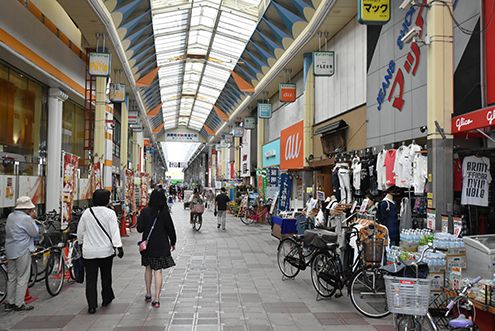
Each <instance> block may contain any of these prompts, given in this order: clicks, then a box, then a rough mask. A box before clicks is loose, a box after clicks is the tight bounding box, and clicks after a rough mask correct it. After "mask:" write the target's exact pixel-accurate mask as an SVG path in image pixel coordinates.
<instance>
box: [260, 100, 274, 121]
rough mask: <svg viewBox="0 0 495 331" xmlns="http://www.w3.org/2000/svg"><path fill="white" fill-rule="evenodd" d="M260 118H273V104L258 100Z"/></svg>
mask: <svg viewBox="0 0 495 331" xmlns="http://www.w3.org/2000/svg"><path fill="white" fill-rule="evenodd" d="M258 118H272V104H271V103H261V102H258Z"/></svg>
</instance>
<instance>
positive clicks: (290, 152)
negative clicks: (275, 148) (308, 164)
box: [280, 121, 304, 170]
mask: <svg viewBox="0 0 495 331" xmlns="http://www.w3.org/2000/svg"><path fill="white" fill-rule="evenodd" d="M302 168H304V121H300V122H298V123H296V124H294V125H292V126H289V127H288V128H286V129H284V130H282V131H280V169H283V170H288V169H302Z"/></svg>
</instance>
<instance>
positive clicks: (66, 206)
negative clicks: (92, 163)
mask: <svg viewBox="0 0 495 331" xmlns="http://www.w3.org/2000/svg"><path fill="white" fill-rule="evenodd" d="M78 164H79V156H76V155H73V154H68V153H64V159H63V177H62V180H63V181H62V220H61V222H62V224H61V228H62V229H66V228H67V226H68V225H69V222H70V220H71V218H72V206H73V203H74V195H75V187H76V185H75V183H76V174H77V167H78Z"/></svg>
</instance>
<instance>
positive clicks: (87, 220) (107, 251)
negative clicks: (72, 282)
mask: <svg viewBox="0 0 495 331" xmlns="http://www.w3.org/2000/svg"><path fill="white" fill-rule="evenodd" d="M109 203H110V192H109V191H107V190H104V189H98V190H96V191H95V192H94V193H93V207H91V208H88V209H86V210H85V211H84V213H83V214H82V216H81V220H80V221H79V226H78V227H77V239H78V241H79V243H81V244H82V255H83V261H84V268H85V269H86V272H85V273H86V300H87V302H88V313H89V314H94V313H95V312H96V308H97V307H98V298H97V296H98V294H97V281H98V270H100V275H101V296H102V304H101V305H102V306H103V307H105V306H108V305H109V304H110V303H111V302H112V301H113V299H114V298H115V295H114V292H113V289H112V264H113V258H114V257H115V249H117V251H118V254H117V255H118V257H119V258H122V257H123V256H124V250H123V248H122V241H121V239H120V232H119V225H118V221H117V215H116V214H115V212H114V211H113V210H112V209H110V208H108V207H107V206H108V204H109Z"/></svg>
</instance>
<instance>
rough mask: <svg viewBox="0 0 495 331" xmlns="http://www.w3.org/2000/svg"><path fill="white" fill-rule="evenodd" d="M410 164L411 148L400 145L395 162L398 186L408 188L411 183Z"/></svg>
mask: <svg viewBox="0 0 495 331" xmlns="http://www.w3.org/2000/svg"><path fill="white" fill-rule="evenodd" d="M410 164H411V160H410V158H409V148H408V147H406V146H400V147H399V148H398V149H397V152H396V154H395V162H394V173H395V184H396V185H397V186H398V187H404V188H408V187H409V185H410V184H411V182H410V180H409V177H410V176H409V174H408V171H410V170H411V166H410Z"/></svg>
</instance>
